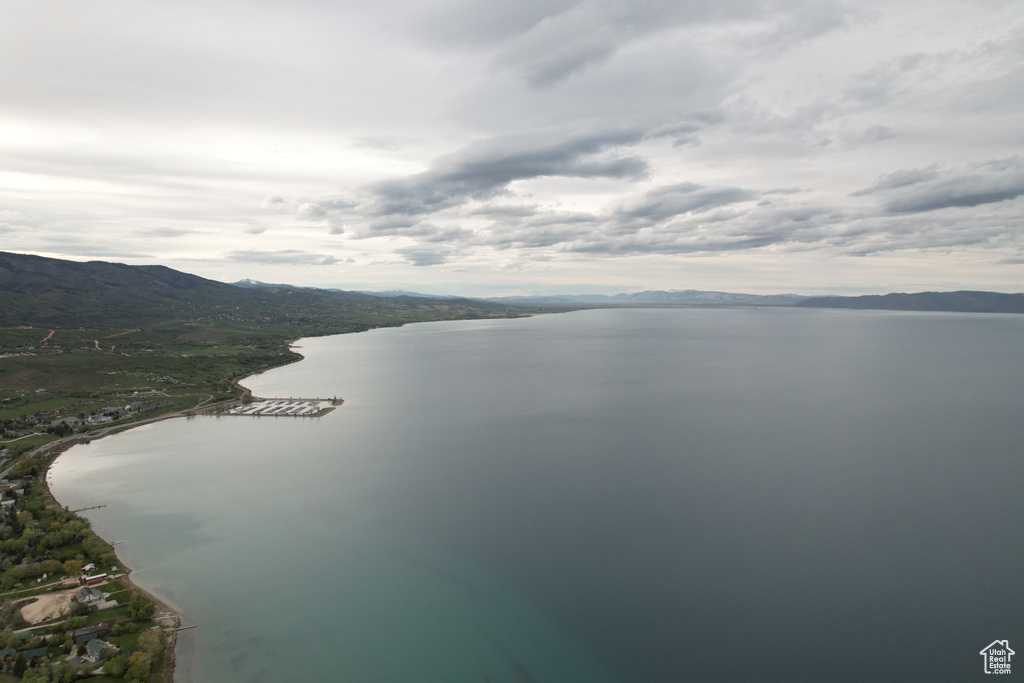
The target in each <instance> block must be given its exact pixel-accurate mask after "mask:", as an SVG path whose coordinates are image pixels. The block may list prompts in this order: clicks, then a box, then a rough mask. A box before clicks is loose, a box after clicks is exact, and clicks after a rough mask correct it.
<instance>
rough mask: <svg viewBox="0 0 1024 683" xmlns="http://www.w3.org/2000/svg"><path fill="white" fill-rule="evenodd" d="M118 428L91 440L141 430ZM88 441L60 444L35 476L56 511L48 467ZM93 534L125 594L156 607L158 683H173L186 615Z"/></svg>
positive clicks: (55, 498)
mask: <svg viewBox="0 0 1024 683" xmlns="http://www.w3.org/2000/svg"><path fill="white" fill-rule="evenodd" d="M178 417H186V416H185V415H174V416H171V417H164V418H160V419H155V420H151V421H146V422H145V424H152V422H156V421H161V420H163V419H174V418H178ZM119 426H121V427H124V428H125V429H123V430H118V431H111V432H109V433H105V434H103V435H102V436H98V437H95V438H97V439H102V438H103V437H105V436H111V435H112V434H119V433H121V431H127V430H128V429H130V428H131V427H136V426H141V423H140V424H132V425H119ZM92 440H93V439H91V438H90V439H85V440H83V441H77V440H73V441H69V442H65V443H62V444H61V445H60V446H59V447H58V448H59V450H58V451H57V452H56V453H54V454H53V457H52V458H51V459H50V461H49V462H48V463H47V464H46V468H45V469H44V470H43V471H42V472H40V473H39V479H38V481H39V482H40V483H42V485H43V487H44V488H45V489H46V495H48V496H49V497H50V499H51V500H53V502H54V503H56V504H57V505H58V506H60V507H66V506H64V505H63V504H62V503H61V502H60V501H59V500H57V497H56V496H55V495H53V491H52V490H51V489H50V481H49V474H50V467H52V466H53V464H54V463H55V462H57V459H58V458H59V457H60V456H61V455H63V454H64V452H65V451H67V450H68V449H70V448H71V447H72V446H78V445H82V444H88V443H89V442H90V441H92ZM48 445H49V444H48ZM41 449H43V450H45V449H46V446H42V447H41ZM81 512H82V511H79V512H75V513H74V514H75V516H76V517H81V518H82V519H83V520H85V521H86V522H87V523H88V524H89V528H90V529H92V522H91V521H90V520H89V519H88V518H87V517H85V516H84V515H82V514H80V513H81ZM93 534H94V535H95V536H96V538H98V539H99V540H100V541H102V542H103V543H104V544H105V545H106V546H107V547H109V548H110V551H111V553H113V555H114V557H115V559H116V560H117V566H118V567H120V568H121V569H122V570H123V571H122V573H121V575H120V576H118V579H119V580H120V581H122V582H123V583H124V585H125V587H126V588H127V589H128V591H129V592H130V593H134V592H138V593H141V594H142V595H144V596H145V597H147V598H149V599H150V600H152V601H153V604H155V605H156V612H155V613H154V614H153V617H152V619H153V621H155V622H157V624H158V625H159V626H160V627H161V630H162V631H163V633H164V644H165V648H164V662H163V666H162V667H161V668H160V672H159V675H160V678H161V680H163V681H169V682H171V683H173V681H174V673H175V666H176V664H177V653H176V652H175V649H176V647H177V644H178V631H180V630H181V629H182V628H184V627H185V624H184V622H183V621H182V617H186V618H187V617H188V615H187V614H185V613H184V612H179V611H178V610H176V609H174V608H173V607H171V606H170V605H169V604H168V603H167V600H169V599H170V598H167V599H164V598H163V597H161V596H159V595H157V594H156V593H154V592H152V591H149V590H146V589H145V588H143V587H142V586H140V585H138V584H137V583H135V581H133V580H132V572H133V570H132V568H131V567H130V566H129V565H127V564H126V563H125V562H124V558H122V557H121V556H120V555H118V554H117V547H116V546H115V545H114V544H113V543H111V542H110V541H109V540H108V539H106V538H103V537H102V536H100V535H99V534H98V533H96V531H95V530H93ZM168 619H173V623H172V624H171V625H170V626H165V625H164V623H163V622H165V621H166V620H168ZM189 628H194V626H189Z"/></svg>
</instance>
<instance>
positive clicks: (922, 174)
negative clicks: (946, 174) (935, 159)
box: [850, 166, 939, 197]
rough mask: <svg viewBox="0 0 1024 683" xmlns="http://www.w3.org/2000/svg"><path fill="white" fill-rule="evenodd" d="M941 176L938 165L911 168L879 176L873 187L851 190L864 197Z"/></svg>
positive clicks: (855, 195)
mask: <svg viewBox="0 0 1024 683" xmlns="http://www.w3.org/2000/svg"><path fill="white" fill-rule="evenodd" d="M938 177H939V169H938V167H936V166H929V167H928V168H911V169H907V170H904V171H893V172H892V173H887V174H885V175H882V176H879V177H878V180H877V181H875V184H874V185H872V186H871V187H867V188H865V189H863V190H857V191H856V192H851V193H850V196H851V197H863V196H864V195H868V194H871V193H873V192H878V191H879V190H894V189H896V188H900V187H907V186H909V185H916V184H917V183H923V182H925V181H928V180H935V179H936V178H938Z"/></svg>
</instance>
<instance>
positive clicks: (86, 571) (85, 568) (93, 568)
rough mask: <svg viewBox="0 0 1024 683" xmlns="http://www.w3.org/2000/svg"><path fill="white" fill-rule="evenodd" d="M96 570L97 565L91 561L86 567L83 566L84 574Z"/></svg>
mask: <svg viewBox="0 0 1024 683" xmlns="http://www.w3.org/2000/svg"><path fill="white" fill-rule="evenodd" d="M94 571H96V565H94V564H92V563H91V562H90V563H89V564H87V565H85V566H84V567H82V573H84V574H88V573H89V572H94Z"/></svg>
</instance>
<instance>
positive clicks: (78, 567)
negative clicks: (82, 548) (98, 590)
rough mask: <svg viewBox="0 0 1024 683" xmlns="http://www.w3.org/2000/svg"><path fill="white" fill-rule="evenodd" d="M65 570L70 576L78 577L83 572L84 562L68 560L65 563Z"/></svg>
mask: <svg viewBox="0 0 1024 683" xmlns="http://www.w3.org/2000/svg"><path fill="white" fill-rule="evenodd" d="M64 571H66V572H67V573H68V576H74V577H78V576H80V575H81V573H82V563H81V561H79V560H68V561H67V562H65V563H64Z"/></svg>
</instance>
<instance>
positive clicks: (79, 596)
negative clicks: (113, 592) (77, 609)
mask: <svg viewBox="0 0 1024 683" xmlns="http://www.w3.org/2000/svg"><path fill="white" fill-rule="evenodd" d="M71 599H72V600H74V601H75V602H80V603H82V604H84V605H94V604H96V603H97V602H103V593H101V592H100V591H98V590H96V589H95V588H89V587H88V586H86V587H85V588H83V589H81V590H80V591H78V592H77V593H75V594H74V595H72V596H71Z"/></svg>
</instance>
